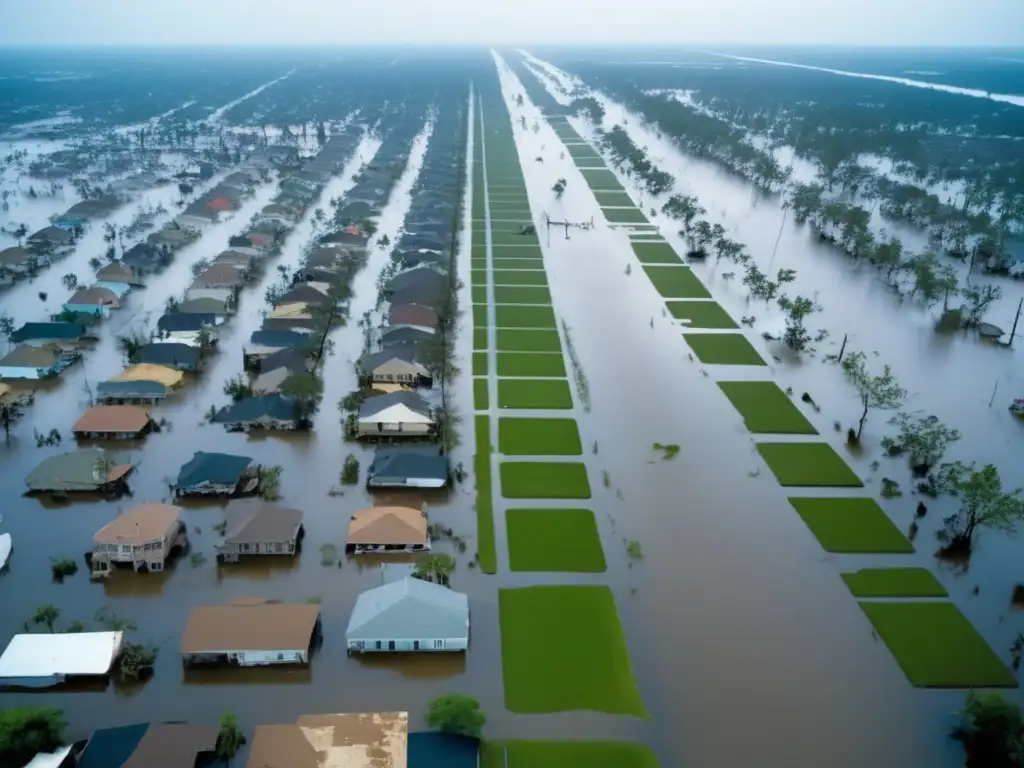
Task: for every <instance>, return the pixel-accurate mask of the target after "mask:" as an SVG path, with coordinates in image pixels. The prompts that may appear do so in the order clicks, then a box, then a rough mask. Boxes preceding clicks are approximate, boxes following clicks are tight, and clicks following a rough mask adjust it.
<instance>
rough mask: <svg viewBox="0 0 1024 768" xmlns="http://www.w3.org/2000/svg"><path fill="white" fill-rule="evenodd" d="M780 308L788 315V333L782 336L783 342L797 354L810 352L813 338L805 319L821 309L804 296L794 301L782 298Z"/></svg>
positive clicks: (785, 297)
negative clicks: (805, 324)
mask: <svg viewBox="0 0 1024 768" xmlns="http://www.w3.org/2000/svg"><path fill="white" fill-rule="evenodd" d="M779 307H780V308H781V309H782V310H783V311H784V312H785V313H786V332H785V333H784V334H783V336H782V341H783V342H784V343H785V345H786V346H787V347H789V348H790V349H791V350H793V351H794V352H796V353H800V352H806V351H809V350H810V348H811V341H812V338H811V334H810V331H808V330H807V328H806V326H804V318H806V317H808V316H809V315H812V314H814V313H815V312H817V311H818V310H820V309H821V307H819V306H818V305H816V304H815V303H814V302H813V301H811V300H810V299H807V298H804V297H803V296H797V297H796V298H793V299H791V298H789V297H788V296H782V297H781V298H780V299H779Z"/></svg>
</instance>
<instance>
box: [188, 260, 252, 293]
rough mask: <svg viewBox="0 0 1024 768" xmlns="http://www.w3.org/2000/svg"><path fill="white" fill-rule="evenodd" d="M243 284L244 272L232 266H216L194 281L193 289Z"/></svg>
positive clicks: (209, 268)
mask: <svg viewBox="0 0 1024 768" xmlns="http://www.w3.org/2000/svg"><path fill="white" fill-rule="evenodd" d="M241 282H242V271H241V270H240V269H238V268H237V267H235V266H233V265H231V264H214V265H213V266H211V267H208V268H207V269H206V270H205V271H204V272H203V273H202V274H200V275H199V276H198V277H197V278H196V279H195V280H193V281H192V287H193V288H215V287H218V286H234V285H239V284H240V283H241Z"/></svg>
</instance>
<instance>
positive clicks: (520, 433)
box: [498, 416, 583, 456]
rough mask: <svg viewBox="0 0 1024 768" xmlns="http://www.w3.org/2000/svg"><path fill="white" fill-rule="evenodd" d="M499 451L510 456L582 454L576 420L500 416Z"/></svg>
mask: <svg viewBox="0 0 1024 768" xmlns="http://www.w3.org/2000/svg"><path fill="white" fill-rule="evenodd" d="M498 452H499V453H503V454H505V455H506V456H580V455H582V454H583V444H582V443H581V442H580V430H579V428H578V427H577V426H576V420H575V419H529V418H514V417H509V416H502V417H501V418H500V419H498Z"/></svg>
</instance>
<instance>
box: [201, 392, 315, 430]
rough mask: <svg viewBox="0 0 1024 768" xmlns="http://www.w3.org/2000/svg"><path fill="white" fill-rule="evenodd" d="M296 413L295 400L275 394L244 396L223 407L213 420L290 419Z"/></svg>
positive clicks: (229, 421)
mask: <svg viewBox="0 0 1024 768" xmlns="http://www.w3.org/2000/svg"><path fill="white" fill-rule="evenodd" d="M295 415H296V410H295V401H294V400H292V399H290V398H287V397H284V396H283V395H277V394H274V395H261V396H259V397H246V398H243V399H241V400H239V401H238V402H237V403H232V404H231V405H228V406H225V407H224V408H221V409H220V411H219V412H218V413H217V415H216V416H215V417H214V418H213V420H214V421H215V422H217V423H218V424H238V423H240V422H246V421H255V420H256V419H261V418H264V417H267V416H269V417H270V418H272V419H279V420H282V421H289V420H292V419H294V418H295Z"/></svg>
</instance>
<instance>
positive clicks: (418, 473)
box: [370, 446, 448, 485]
mask: <svg viewBox="0 0 1024 768" xmlns="http://www.w3.org/2000/svg"><path fill="white" fill-rule="evenodd" d="M410 478H436V479H438V480H447V479H448V457H447V456H445V455H444V454H443V453H441V452H440V450H439V449H437V448H429V447H426V446H409V447H404V448H380V449H378V450H377V453H376V454H375V455H374V457H373V463H372V464H370V480H371V483H370V484H371V485H373V482H372V481H373V480H377V483H378V484H380V483H389V482H395V481H399V482H402V481H406V480H409V479H410Z"/></svg>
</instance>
